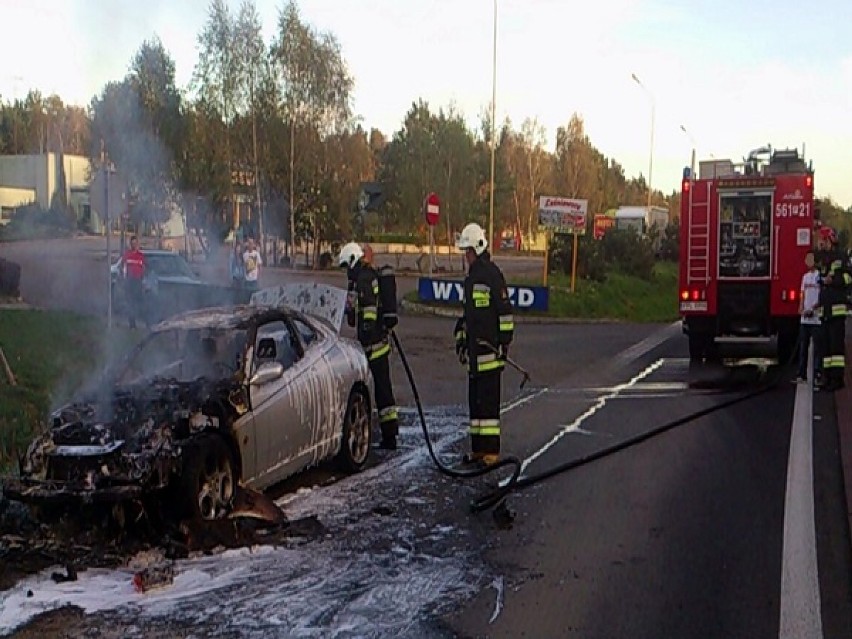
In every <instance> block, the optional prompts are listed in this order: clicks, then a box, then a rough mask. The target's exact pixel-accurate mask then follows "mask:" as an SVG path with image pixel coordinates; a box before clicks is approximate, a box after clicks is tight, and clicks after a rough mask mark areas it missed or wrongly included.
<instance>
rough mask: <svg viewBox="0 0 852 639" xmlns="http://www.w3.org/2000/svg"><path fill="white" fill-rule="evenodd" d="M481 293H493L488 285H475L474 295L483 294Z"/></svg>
mask: <svg viewBox="0 0 852 639" xmlns="http://www.w3.org/2000/svg"><path fill="white" fill-rule="evenodd" d="M481 291H484V292H486V293H489V294H490V293H491V287H490V286H488V284H474V285H473V292H474V293H477V292H481Z"/></svg>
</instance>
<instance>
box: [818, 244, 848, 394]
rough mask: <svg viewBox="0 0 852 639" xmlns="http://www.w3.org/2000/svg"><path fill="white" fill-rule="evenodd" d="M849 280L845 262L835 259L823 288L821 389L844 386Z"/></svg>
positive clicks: (821, 307)
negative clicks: (823, 348)
mask: <svg viewBox="0 0 852 639" xmlns="http://www.w3.org/2000/svg"><path fill="white" fill-rule="evenodd" d="M850 281H852V278H850V276H849V274H848V273H846V272H845V270H844V269H843V265H842V262H841V261H840V260H835V261H833V262H832V263H831V266H830V267H829V270H828V273H827V274H826V276H825V282H824V285H823V287H822V290H821V291H820V309H821V311H822V321H823V327H824V328H823V333H824V337H825V350H824V351H823V359H822V368H823V373H824V383H823V385H822V387H821V388H822V390H827V391H836V390H839V389H841V388H843V387H844V385H845V383H844V377H845V374H846V349H845V345H846V315H847V290H848V288H849V283H850Z"/></svg>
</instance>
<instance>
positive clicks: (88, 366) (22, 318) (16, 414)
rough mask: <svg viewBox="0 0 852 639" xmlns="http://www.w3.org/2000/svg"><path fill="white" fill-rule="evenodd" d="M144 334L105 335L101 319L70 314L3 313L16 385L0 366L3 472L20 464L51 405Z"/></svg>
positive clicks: (1, 327)
mask: <svg viewBox="0 0 852 639" xmlns="http://www.w3.org/2000/svg"><path fill="white" fill-rule="evenodd" d="M140 335H141V334H140V333H139V332H137V331H129V330H127V329H120V328H113V329H112V331H111V332H109V333H107V331H106V327H105V324H104V321H103V320H102V319H100V318H92V317H84V316H79V315H74V314H71V313H64V312H57V311H37V310H17V309H16V310H2V311H0V347H2V348H3V352H4V353H5V355H6V359H7V361H8V362H9V366H10V367H11V369H12V372H13V374H14V376H15V380H16V382H17V385H16V386H12V385H11V384H10V383H9V381H8V380H7V378H6V373H5V371H2V370H0V470H4V471H8V470H9V469H10V467H12V466H14V465H15V464H16V463H17V456H18V454H20V453H21V452H23V451H24V450H26V447H27V445H28V444H29V442H30V440H31V439H32V437H33V435H34V433H36V432H38V430H39V429H40V427H41V424H43V423H44V420H45V418H46V417H47V414H48V412H49V411H50V410H51V408H55V407H56V406H57V405H59V404H60V402H62V401H65V400H68V399H69V398H70V397H71V395H72V394H73V393H74V392H75V391H77V390H79V388H80V387H81V386H82V385H83V384H84V383H85V382H86V381H88V380H90V379H93V377H92V376H93V375H95V374H97V372H98V371H99V370H103V367H104V366H105V364H106V363H107V362H108V361H109V360H110V358H111V357H112V356H113V354H114V353H115V354H120V353H123V352H125V351H126V350H127V349H128V348H129V347H130V346H131V345H132V344H133V343H135V341H136V340H138V339H139V336H140Z"/></svg>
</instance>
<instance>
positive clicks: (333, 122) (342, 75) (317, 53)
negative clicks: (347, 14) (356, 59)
mask: <svg viewBox="0 0 852 639" xmlns="http://www.w3.org/2000/svg"><path fill="white" fill-rule="evenodd" d="M271 57H272V61H273V64H274V65H275V70H276V77H277V78H278V82H279V87H280V90H281V105H280V106H281V113H282V116H283V117H285V118H286V119H287V120H289V123H290V154H289V156H290V157H289V159H290V171H289V174H290V207H291V213H290V235H291V240H294V239H295V234H296V233H295V229H296V226H297V219H296V215H297V212H298V209H297V208H296V206H295V190H296V184H295V177H296V176H295V165H296V158H295V155H296V144H295V139H296V128H297V126H300V127H307V128H308V129H312V130H315V131H316V132H317V133H318V134H319V136H320V138H322V136H324V135H327V134H330V133H333V132H335V131H340V130H341V129H343V128H345V126H347V125H348V123H349V119H350V117H351V106H350V102H351V93H352V88H353V80H352V76H351V75H350V74H349V70H348V68H347V66H346V63H345V61H344V60H343V55H342V52H341V49H340V44H339V43H338V42H337V39H336V38H335V37H334V36H333V35H332V34H330V33H318V32H317V31H316V30H315V29H313V28H312V27H311V26H310V25H308V24H306V23H304V22H303V21H302V19H301V16H300V14H299V9H298V6H297V4H296V2H295V1H294V0H289V1H288V2H287V4H286V5H285V6H284V8H283V9H282V11H281V13H280V14H279V17H278V33H277V34H276V37H275V39H274V42H273V44H272V49H271ZM302 190H304V189H302Z"/></svg>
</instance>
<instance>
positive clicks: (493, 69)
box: [488, 0, 497, 253]
mask: <svg viewBox="0 0 852 639" xmlns="http://www.w3.org/2000/svg"><path fill="white" fill-rule="evenodd" d="M492 56H493V57H492V63H491V189H490V195H489V202H488V246H489V247H490V248H491V251H492V253H493V252H494V153H495V150H496V147H497V0H494V38H493V53H492Z"/></svg>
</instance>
